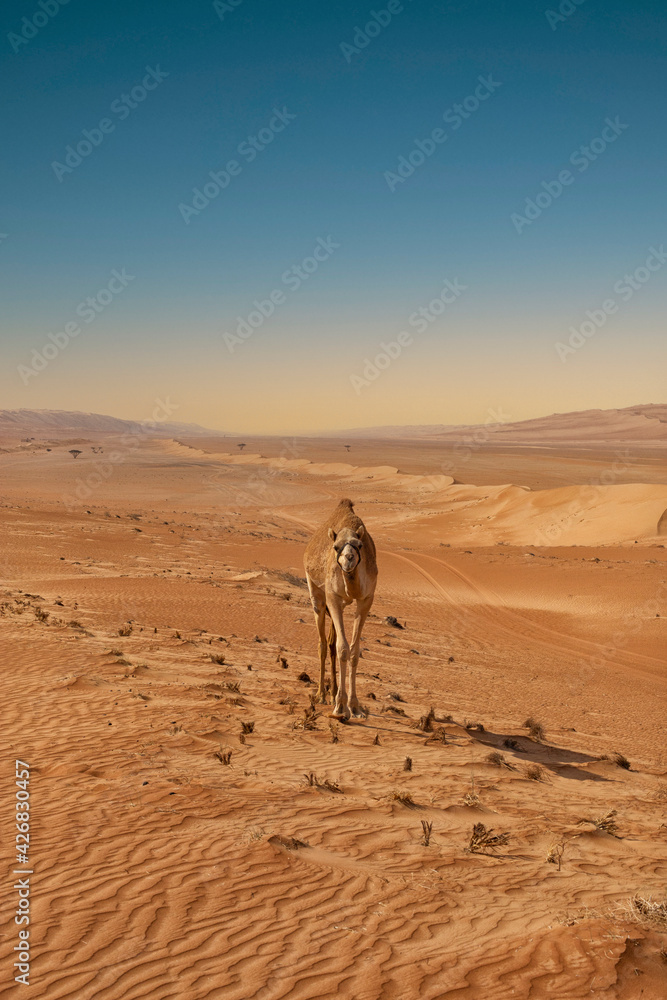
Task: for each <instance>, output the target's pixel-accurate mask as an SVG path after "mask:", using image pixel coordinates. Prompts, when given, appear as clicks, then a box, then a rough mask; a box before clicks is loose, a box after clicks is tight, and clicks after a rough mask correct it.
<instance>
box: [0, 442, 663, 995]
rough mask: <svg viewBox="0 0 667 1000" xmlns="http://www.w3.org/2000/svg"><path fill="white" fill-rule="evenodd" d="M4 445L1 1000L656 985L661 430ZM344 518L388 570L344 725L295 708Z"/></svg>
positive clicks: (310, 668) (313, 663) (506, 991)
mask: <svg viewBox="0 0 667 1000" xmlns="http://www.w3.org/2000/svg"><path fill="white" fill-rule="evenodd" d="M3 435H4V436H3V438H2V440H0V448H1V449H2V450H0V474H1V476H2V479H1V483H2V485H1V487H0V516H1V518H2V529H3V541H4V544H3V547H2V555H1V557H0V560H1V561H0V595H1V596H0V605H1V607H0V615H1V629H0V642H1V644H2V653H3V665H4V667H3V671H2V688H1V697H2V703H3V722H4V725H3V743H4V745H5V746H4V750H5V752H4V754H3V758H4V760H5V765H4V767H3V787H4V790H5V792H6V793H7V795H6V796H5V797H4V798H5V801H8V800H9V796H10V795H11V796H13V793H14V785H13V779H14V766H13V760H14V758H15V757H16V758H19V759H21V760H23V761H27V762H28V763H29V764H30V770H31V783H30V793H31V799H30V806H31V808H30V813H31V831H30V835H31V841H30V863H31V867H32V868H33V869H34V875H33V876H32V877H31V879H32V880H31V889H32V893H33V894H32V899H31V924H30V933H31V938H30V944H31V952H32V956H33V959H32V971H31V985H30V987H29V992H28V991H26V990H25V988H24V987H23V986H21V985H19V984H16V985H14V984H12V985H9V984H10V979H9V977H8V976H7V977H5V979H4V980H3V982H4V983H5V986H4V989H3V990H2V991H0V995H1V996H3V997H4V996H7V997H13V996H17V997H19V996H23V995H25V996H31V997H35V998H37V997H39V998H41V997H45V998H49V1000H58V998H66V997H67V998H69V997H76V998H80V1000H93V998H94V1000H139V998H141V1000H168V998H174V1000H190V998H193V1000H194V998H197V1000H200V998H201V1000H204V998H206V1000H223V998H224V1000H251V998H256V1000H279V998H288V997H289V998H291V1000H311V998H313V1000H314V998H320V997H334V996H338V997H343V998H357V1000H379V998H383V1000H385V998H386V1000H394V998H395V1000H412V998H418V997H419V998H420V1000H421V998H424V1000H431V998H433V1000H435V998H440V997H446V998H448V1000H487V998H489V1000H491V998H492V1000H506V998H507V1000H509V998H517V1000H520V998H531V1000H540V998H558V1000H566V998H568V1000H569V998H572V1000H578V998H583V997H596V998H605V1000H606V998H609V1000H611V998H619V1000H635V998H637V997H643V998H647V1000H653V998H655V1000H658V998H661V997H664V996H665V994H666V993H667V961H666V960H665V958H666V954H667V952H666V951H665V949H666V948H667V933H666V932H667V907H665V898H666V886H665V881H666V876H667V823H666V822H665V819H666V817H665V812H666V808H665V807H666V805H667V780H666V778H667V745H666V743H665V731H664V720H665V707H666V699H665V686H666V685H665V669H664V668H665V660H666V657H665V649H666V648H667V642H666V639H667V626H666V618H667V550H666V549H665V544H667V524H666V523H665V522H666V519H665V518H664V514H665V511H667V475H666V474H665V463H664V451H661V450H660V442H659V441H657V442H656V440H655V437H651V439H650V445H649V444H647V445H646V447H645V448H644V449H643V450H641V449H640V450H636V449H633V448H632V447H630V450H628V447H629V446H628V443H627V440H623V441H619V442H617V443H616V444H613V443H610V442H609V440H605V442H604V444H599V445H595V444H594V443H592V442H591V441H590V440H589V439H587V443H586V446H585V447H584V446H583V445H582V448H581V450H577V449H576V448H573V447H565V446H562V447H560V448H559V447H557V446H556V445H554V446H553V447H551V448H550V449H547V448H542V449H540V448H537V447H534V448H533V449H532V450H530V451H529V450H527V448H522V447H520V445H519V444H517V443H516V442H515V441H509V442H506V443H505V444H504V445H502V443H501V442H498V443H495V442H481V443H479V442H478V443H476V444H475V446H474V447H473V448H472V449H471V450H470V454H469V455H467V456H465V457H464V456H463V454H462V452H461V451H460V450H459V451H456V452H454V451H452V452H451V454H450V455H449V457H447V456H445V458H444V459H443V457H442V455H443V452H442V450H440V451H436V450H434V449H435V448H436V445H435V444H434V442H433V441H424V442H421V443H420V442H417V441H413V442H406V441H405V440H402V441H398V440H396V441H392V440H380V439H377V440H371V439H368V440H358V439H357V438H354V440H353V441H352V445H351V449H350V451H349V453H348V452H347V450H346V449H345V447H344V445H345V443H349V441H348V439H345V438H342V437H341V438H338V439H335V438H333V437H331V438H328V439H312V440H309V439H298V440H288V441H284V440H282V439H275V440H273V441H271V440H268V439H267V440H264V439H262V440H259V439H249V438H245V439H241V440H240V441H239V440H238V439H233V440H232V439H230V438H225V439H222V438H218V439H215V438H212V437H210V436H209V437H207V436H205V435H202V436H200V437H188V436H187V435H185V436H183V437H180V438H178V439H175V438H166V437H165V438H162V439H155V438H145V439H140V440H138V441H137V443H136V445H135V446H133V447H130V448H128V447H126V446H125V447H124V446H123V445H122V444H119V442H118V440H117V439H116V438H115V437H114V436H113V435H109V434H98V435H94V434H91V433H89V432H82V433H81V434H80V435H79V436H74V435H72V436H69V437H63V436H62V435H61V436H60V437H58V436H57V434H56V435H55V436H54V437H53V438H52V439H49V440H48V442H47V440H46V439H44V440H36V441H34V442H27V443H26V442H21V441H20V439H19V438H18V437H16V436H15V435H13V434H12V433H11V429H5V430H4V431H3ZM589 438H590V436H589ZM238 443H245V444H246V447H245V449H243V451H242V452H240V451H239V450H238V449H237V444H238ZM501 445H502V446H501ZM47 446H48V447H49V448H50V449H51V450H50V451H47V450H46V448H47ZM75 447H76V448H78V449H80V450H81V452H82V454H81V456H80V457H79V458H77V459H76V460H74V459H73V458H72V457H71V455H70V454H69V450H70V449H71V448H75ZM92 448H95V449H98V450H97V451H95V452H93V451H92ZM100 448H103V449H104V451H103V452H100V451H99V449H100ZM617 450H620V452H621V453H622V455H621V457H619V456H618V455H617V454H616V451H617ZM232 452H233V454H231V453H232ZM114 454H116V455H117V456H120V457H119V458H116V459H115V460H113V461H111V460H110V459H111V456H112V455H114ZM96 463H97V465H96ZM443 465H447V468H448V469H449V471H443V468H442V467H443ZM449 466H451V468H450V467H449ZM89 477H92V478H89ZM345 496H349V497H351V498H352V499H353V500H354V501H355V505H356V510H357V512H358V513H359V514H360V516H361V517H362V518H363V519H364V521H365V522H366V524H367V526H368V528H369V530H371V531H372V533H373V536H374V538H375V542H376V545H377V547H378V565H379V572H380V577H379V583H378V590H377V596H376V601H375V604H374V607H373V611H372V614H371V616H370V618H369V620H368V622H367V625H366V629H365V634H364V641H363V642H362V649H363V654H362V659H361V660H360V663H359V672H358V689H359V694H360V698H361V701H362V703H363V704H364V705H365V706H366V707H367V708H368V717H367V719H366V720H365V721H362V722H356V721H353V722H351V723H349V724H345V725H343V724H341V723H339V722H335V721H334V720H332V719H331V718H330V714H329V713H330V711H331V705H330V704H329V705H319V704H315V705H313V704H312V703H311V697H312V696H313V695H314V692H315V688H316V684H315V683H314V680H315V678H316V673H317V663H318V657H317V640H316V630H315V626H314V622H313V616H312V612H311V609H310V606H309V602H308V596H307V591H306V590H305V588H304V582H305V581H304V573H303V567H302V554H303V549H304V547H305V543H306V540H307V538H308V535H309V533H310V531H311V530H312V529H313V528H314V527H315V526H316V525H317V524H318V523H319V522H320V521H321V520H322V519H323V518H324V517H326V516H327V515H328V513H329V512H330V510H331V509H332V507H333V506H334V505H335V503H337V501H338V500H339V499H340V498H341V497H345ZM389 617H393V618H395V619H396V620H397V624H396V625H392V624H389V623H388V621H387V619H388V618H389ZM431 709H432V710H433V711H431ZM528 723H530V724H528ZM408 768H409V769H408ZM5 815H6V814H5ZM424 824H426V830H427V831H428V829H429V825H431V828H430V840H429V843H428V844H425V843H424V840H425V829H424ZM476 824H483V826H484V827H485V828H486V829H487V830H490V831H492V833H491V835H490V836H491V837H492V838H493V837H495V836H499V840H496V841H493V840H491V842H490V843H487V844H486V845H485V844H484V843H481V844H480V845H475V843H474V842H473V843H472V844H471V836H472V833H473V827H475V825H476ZM7 828H8V827H7V826H5V829H7ZM478 832H479V827H478ZM505 835H506V836H505ZM13 836H14V834H13V831H12V830H11V829H10V832H9V841H10V844H12V842H13V839H12V838H13ZM476 846H477V847H478V849H475V847H476ZM471 848H472V849H471ZM12 868H13V859H11V858H10V861H9V865H8V869H9V870H10V871H11V869H12ZM13 877H14V876H12V875H8V877H7V880H6V886H7V888H6V890H5V898H6V899H7V901H8V903H7V905H8V912H10V913H13V908H14V905H15V890H13V889H12V888H11V884H12V883H11V881H10V879H11V878H13ZM9 908H11V909H9ZM15 944H16V935H15V928H14V926H13V924H12V922H11V921H7V922H6V923H5V926H4V929H3V936H2V945H1V947H2V960H3V967H4V968H5V969H6V968H9V967H10V966H11V964H12V962H13V958H12V957H11V956H12V955H13V954H14V952H13V950H12V949H13V947H14V945H15Z"/></svg>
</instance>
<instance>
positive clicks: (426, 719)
mask: <svg viewBox="0 0 667 1000" xmlns="http://www.w3.org/2000/svg"><path fill="white" fill-rule="evenodd" d="M434 719H435V709H434V708H433V706H431V707H430V708H429V710H428V712H427V714H426V715H422V716H421V718H420V719H419V721H418V722H415V729H421V731H422V732H423V733H430V732H431V731H432V729H433V720H434Z"/></svg>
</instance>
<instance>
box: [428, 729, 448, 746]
mask: <svg viewBox="0 0 667 1000" xmlns="http://www.w3.org/2000/svg"><path fill="white" fill-rule="evenodd" d="M426 742H427V743H446V742H447V733H446V732H445V730H444V728H440V729H434V731H433V733H432V734H431V735H430V736H429V738H428V739H427V740H426Z"/></svg>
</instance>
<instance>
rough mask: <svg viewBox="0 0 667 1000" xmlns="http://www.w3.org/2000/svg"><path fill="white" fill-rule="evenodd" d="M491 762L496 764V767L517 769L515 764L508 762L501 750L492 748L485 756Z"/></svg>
mask: <svg viewBox="0 0 667 1000" xmlns="http://www.w3.org/2000/svg"><path fill="white" fill-rule="evenodd" d="M484 759H485V760H486V761H488V762H489V764H495V766H496V767H506V768H508V769H509V770H510V771H516V768H515V767H514V765H513V764H510V763H508V761H506V760H505V758H504V757H503V755H502V754H501V753H500V751H499V750H492V751H491V753H490V754H487V756H486V757H485V758H484Z"/></svg>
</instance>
